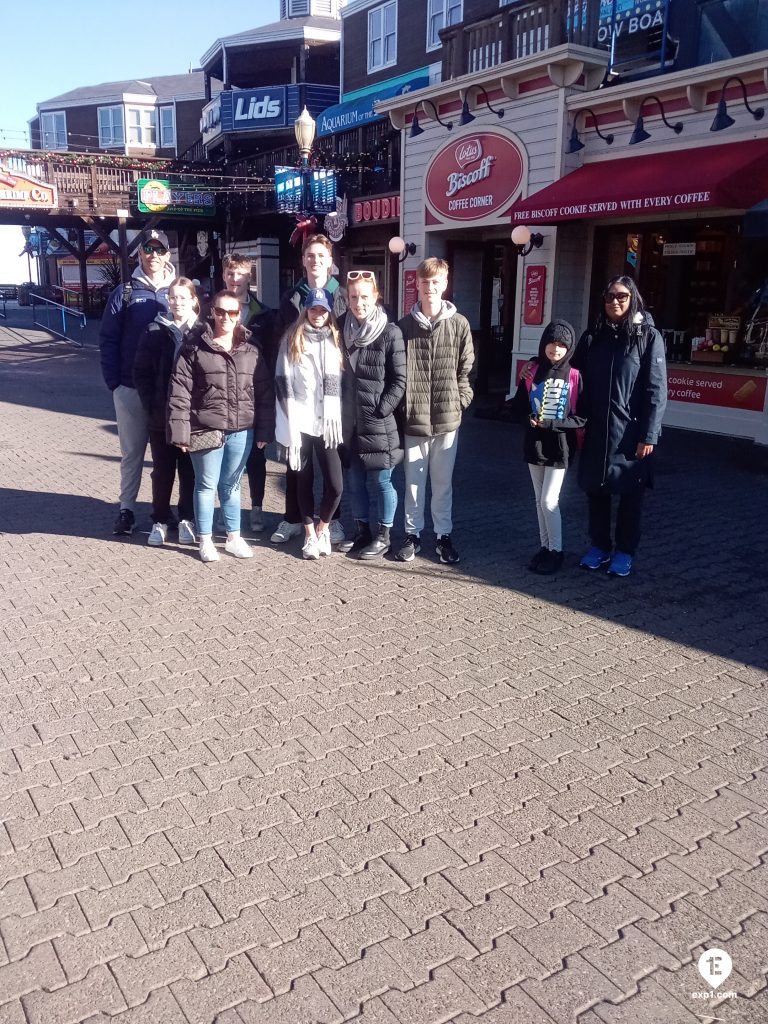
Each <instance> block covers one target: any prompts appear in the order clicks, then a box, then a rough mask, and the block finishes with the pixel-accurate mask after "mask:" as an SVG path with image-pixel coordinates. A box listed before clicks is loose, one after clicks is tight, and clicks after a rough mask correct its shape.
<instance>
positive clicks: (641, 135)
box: [629, 96, 683, 146]
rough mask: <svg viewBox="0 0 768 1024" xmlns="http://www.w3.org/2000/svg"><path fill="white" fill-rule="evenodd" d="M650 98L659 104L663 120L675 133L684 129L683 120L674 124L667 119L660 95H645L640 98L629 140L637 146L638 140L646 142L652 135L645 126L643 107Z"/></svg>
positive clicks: (632, 144)
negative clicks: (633, 128)
mask: <svg viewBox="0 0 768 1024" xmlns="http://www.w3.org/2000/svg"><path fill="white" fill-rule="evenodd" d="M648 100H653V101H654V103H656V104H658V107H659V111H660V113H661V120H662V121H663V122H664V124H665V125H666V126H667V128H669V129H670V131H673V132H674V133H675V135H679V134H680V132H681V131H682V130H683V122H682V121H676V122H675V123H674V124H670V122H669V121H668V120H667V117H666V114H665V113H664V105H663V103H662V102H661V100H660V99H659V97H658V96H643V98H642V99H641V100H640V109H639V110H638V113H637V120H636V121H635V130H634V131H633V132H632V137H631V138H630V140H629V145H630V146H635V145H637V143H638V142H645V140H646V139H650V137H651V136H650V134H649V132H647V131H646V130H645V128H644V127H643V107H644V105H645V104H646V103H647V102H648Z"/></svg>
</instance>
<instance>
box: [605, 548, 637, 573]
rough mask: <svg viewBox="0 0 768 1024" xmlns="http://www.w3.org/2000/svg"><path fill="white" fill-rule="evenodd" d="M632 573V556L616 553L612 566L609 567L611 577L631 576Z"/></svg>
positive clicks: (621, 552)
mask: <svg viewBox="0 0 768 1024" xmlns="http://www.w3.org/2000/svg"><path fill="white" fill-rule="evenodd" d="M631 572H632V555H626V554H624V552H623V551H615V552H614V555H613V558H612V559H611V564H610V565H609V566H608V575H609V576H629V574H630V573H631Z"/></svg>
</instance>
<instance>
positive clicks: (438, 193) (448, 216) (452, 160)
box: [425, 131, 527, 224]
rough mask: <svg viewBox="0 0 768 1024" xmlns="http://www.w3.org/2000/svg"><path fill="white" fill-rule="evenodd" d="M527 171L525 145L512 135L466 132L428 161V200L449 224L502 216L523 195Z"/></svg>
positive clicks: (438, 215) (435, 212)
mask: <svg viewBox="0 0 768 1024" xmlns="http://www.w3.org/2000/svg"><path fill="white" fill-rule="evenodd" d="M526 171H527V160H526V156H525V151H524V150H523V149H522V147H521V146H519V145H518V144H517V143H516V142H515V141H514V140H513V139H512V138H511V137H510V136H509V135H505V134H502V133H501V132H498V131H484V132H475V133H472V134H468V135H464V136H463V137H462V138H461V139H458V140H456V139H453V140H452V141H451V142H449V143H447V144H446V145H445V146H443V147H442V149H439V150H438V151H437V153H435V155H434V156H433V157H432V159H431V161H430V162H429V166H428V167H427V172H426V176H425V192H426V199H427V206H428V208H429V210H431V212H432V213H433V214H434V215H435V216H436V217H437V218H438V220H439V221H442V222H443V223H448V224H451V223H454V224H456V223H467V222H471V221H480V220H482V221H487V220H489V219H498V218H500V217H501V216H502V215H503V214H504V213H505V212H506V211H507V209H508V207H509V205H510V203H511V202H512V201H513V200H514V199H515V198H516V197H517V196H518V195H519V193H520V190H521V188H522V186H523V181H524V178H525V174H526Z"/></svg>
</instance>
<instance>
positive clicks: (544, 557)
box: [513, 320, 584, 575]
mask: <svg viewBox="0 0 768 1024" xmlns="http://www.w3.org/2000/svg"><path fill="white" fill-rule="evenodd" d="M575 344H576V332H575V331H574V329H573V327H572V326H571V325H570V324H569V323H568V321H567V320H553V321H552V322H551V323H549V324H547V326H546V327H545V328H544V333H543V334H542V336H541V342H540V343H539V354H538V357H537V358H536V359H532V360H531V361H530V362H529V363H528V364H527V365H526V366H525V367H524V369H523V372H522V375H521V377H520V384H519V386H518V389H517V392H516V394H515V397H514V399H513V409H514V412H515V413H516V414H517V418H518V419H519V420H520V421H521V422H524V423H526V431H525V439H524V442H523V458H524V459H525V461H526V462H527V463H528V469H529V470H530V474H531V481H532V483H533V491H534V494H535V496H536V513H537V515H538V519H539V536H540V539H541V548H540V549H539V551H538V552H537V553H536V554H535V555H534V556H533V558H532V559H531V562H530V564H529V565H528V568H529V569H530V570H531V571H532V572H536V573H539V574H541V575H549V574H550V573H553V572H557V570H558V569H559V568H560V567H561V566H562V564H563V529H562V520H561V517H560V505H559V501H560V490H561V488H562V486H563V481H564V479H565V471H566V469H567V468H568V461H569V457H570V452H571V445H572V442H573V435H574V433H575V429H576V428H579V427H582V426H583V425H584V418H583V417H580V416H577V415H576V405H577V401H578V398H579V395H580V393H581V376H580V374H579V372H578V370H574V369H573V368H572V367H571V365H570V362H569V360H570V357H571V354H572V352H573V348H574V345H575Z"/></svg>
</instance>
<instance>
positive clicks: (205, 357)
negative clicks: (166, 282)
mask: <svg viewBox="0 0 768 1024" xmlns="http://www.w3.org/2000/svg"><path fill="white" fill-rule="evenodd" d="M213 315H214V327H213V330H211V326H210V324H208V323H205V324H202V323H201V324H198V325H196V326H195V327H193V328H192V329H191V330H190V332H189V334H188V335H187V337H186V338H185V341H184V344H183V345H182V348H181V351H180V352H179V356H178V359H177V360H176V366H175V367H174V370H173V374H172V376H171V385H170V390H169V393H168V440H169V441H170V442H171V444H175V445H178V446H179V448H181V449H182V451H186V450H187V449H188V448H189V447H190V441H192V442H193V443H192V451H191V455H192V465H193V466H194V469H195V521H196V523H197V528H198V531H199V539H200V558H201V559H202V560H203V561H204V562H215V561H217V560H218V558H219V554H218V551H217V550H216V548H215V546H214V544H213V539H212V533H213V503H214V498H215V495H216V492H217V491H218V494H219V501H220V503H221V512H222V517H223V519H224V525H225V526H226V528H227V542H226V544H225V546H224V549H225V551H227V552H228V553H229V554H231V555H234V556H235V557H236V558H251V557H252V555H253V551H252V550H251V548H250V546H249V545H248V544H247V543H246V542H245V540H243V538H242V537H241V536H240V480H241V478H242V475H243V470H244V469H245V463H246V460H247V459H248V454H249V452H250V450H251V445H252V444H254V443H255V444H257V445H259V447H260V448H263V447H264V446H265V445H266V444H268V443H269V442H270V441H271V440H272V438H273V437H274V432H275V392H274V388H273V385H272V374H271V372H270V370H269V367H268V365H267V361H266V359H265V358H264V355H263V353H262V351H261V348H260V346H259V345H258V344H257V343H255V342H254V341H253V340H252V337H251V333H250V331H247V330H246V329H245V328H244V327H242V326H241V325H240V322H239V321H240V300H239V299H238V297H237V295H235V293H234V292H229V291H223V292H219V293H218V294H217V295H215V296H214V297H213ZM195 435H198V438H197V443H195ZM199 435H203V436H199ZM217 435H218V436H217ZM222 437H223V443H222Z"/></svg>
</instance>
